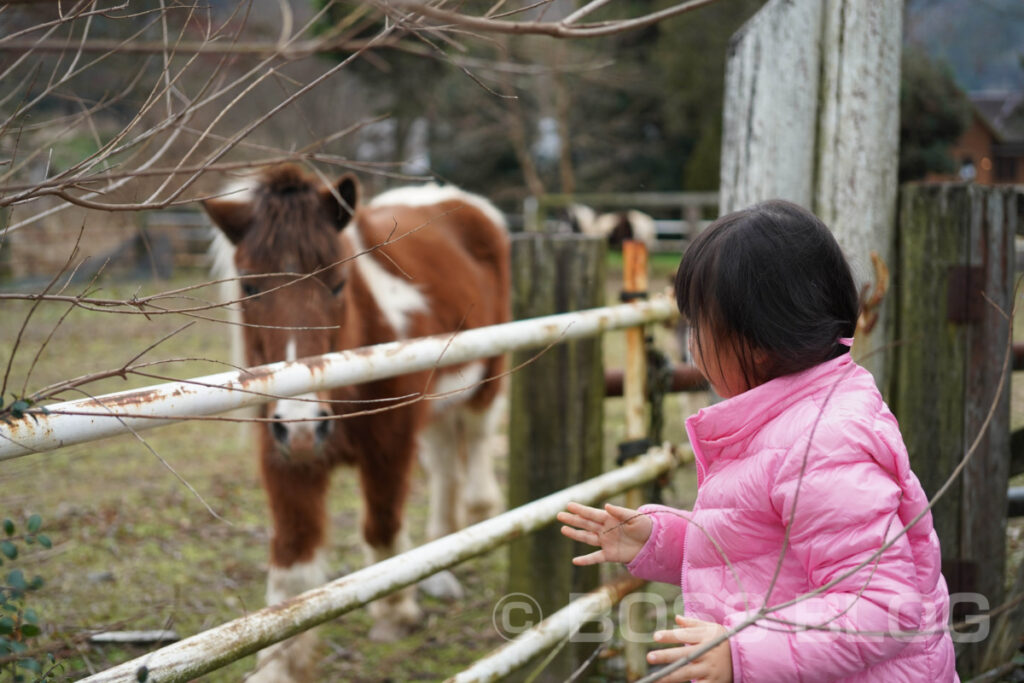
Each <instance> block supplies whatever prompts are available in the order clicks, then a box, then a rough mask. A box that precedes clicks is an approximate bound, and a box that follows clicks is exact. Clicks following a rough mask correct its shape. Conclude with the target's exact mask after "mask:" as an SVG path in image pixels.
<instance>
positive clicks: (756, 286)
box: [675, 200, 859, 387]
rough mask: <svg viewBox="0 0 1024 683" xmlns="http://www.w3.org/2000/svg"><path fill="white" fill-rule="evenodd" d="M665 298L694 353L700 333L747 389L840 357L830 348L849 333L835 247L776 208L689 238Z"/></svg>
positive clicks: (849, 293)
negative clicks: (733, 360)
mask: <svg viewBox="0 0 1024 683" xmlns="http://www.w3.org/2000/svg"><path fill="white" fill-rule="evenodd" d="M675 294H676V303H677V304H678V306H679V310H680V312H682V314H683V315H684V316H686V317H687V319H688V320H689V323H690V329H691V334H692V335H694V342H695V343H696V344H697V347H698V349H701V348H703V347H702V345H701V339H700V335H701V330H702V329H703V331H704V332H705V333H707V334H711V335H712V336H713V337H714V339H715V341H716V346H717V348H718V349H722V348H725V347H726V345H727V344H728V345H731V347H732V348H733V349H734V350H735V351H736V355H737V358H738V359H739V362H740V367H741V369H742V371H743V373H744V376H745V379H746V380H747V384H748V386H749V387H754V386H757V385H758V384H761V383H763V382H766V381H768V380H770V379H774V378H776V377H781V376H783V375H788V374H791V373H794V372H800V371H801V370H806V369H807V368H810V367H812V366H814V365H817V364H818V363H821V362H823V361H826V360H829V359H830V358H835V357H837V356H839V355H841V354H843V353H846V352H847V351H848V350H849V349H848V347H846V346H844V345H842V344H840V343H839V339H840V338H841V337H852V336H853V333H854V330H855V329H856V325H857V315H858V309H859V303H858V296H857V286H856V284H855V283H854V280H853V274H852V273H851V271H850V266H849V264H848V263H847V261H846V258H845V257H844V256H843V252H842V249H841V248H840V247H839V244H838V242H836V239H835V237H833V235H832V233H831V232H830V231H829V229H828V228H827V227H826V226H825V224H824V223H822V222H821V220H819V219H818V217H817V216H815V215H814V214H813V213H811V212H810V211H807V210H806V209H803V208H801V207H800V206H797V205H796V204H793V203H791V202H787V201H782V200H772V201H767V202H763V203H761V204H756V205H754V206H751V207H750V208H747V209H743V210H741V211H736V212H734V213H730V214H727V215H725V216H722V217H721V218H719V219H718V220H716V221H715V222H714V223H712V224H711V226H709V227H708V228H707V229H706V230H705V231H704V232H702V233H701V234H700V235H698V236H697V238H696V239H695V240H694V241H693V243H692V244H691V245H690V246H689V248H688V249H687V250H686V252H685V253H684V254H683V259H682V262H681V263H680V264H679V270H678V271H677V273H676V282H675ZM755 352H756V353H755ZM702 355H703V354H702ZM755 357H758V358H760V359H761V360H759V361H756V362H755Z"/></svg>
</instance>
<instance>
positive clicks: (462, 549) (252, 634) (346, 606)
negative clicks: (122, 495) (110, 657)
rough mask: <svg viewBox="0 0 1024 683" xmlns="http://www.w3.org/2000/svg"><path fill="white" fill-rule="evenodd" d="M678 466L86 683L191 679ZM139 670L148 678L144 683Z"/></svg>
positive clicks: (636, 472)
mask: <svg viewBox="0 0 1024 683" xmlns="http://www.w3.org/2000/svg"><path fill="white" fill-rule="evenodd" d="M678 461H679V460H678V458H677V456H676V455H675V454H674V453H673V452H672V451H670V450H666V449H662V448H658V449H652V450H651V451H650V452H649V453H648V454H647V455H644V456H641V457H640V458H638V459H636V460H635V461H633V462H632V463H630V464H628V465H626V466H624V467H621V468H619V469H616V470H613V471H611V472H608V473H606V474H602V475H600V476H598V477H594V478H593V479H589V480H587V481H585V482H583V483H581V484H577V485H575V486H571V487H569V488H566V489H562V490H561V491H557V492H555V493H552V494H551V495H549V496H546V497H544V498H541V499H539V500H535V501H533V502H532V503H528V504H526V505H523V506H520V507H518V508H516V509H514V510H509V511H508V512H506V513H504V514H501V515H498V516H497V517H493V518H491V519H489V520H487V521H484V522H481V523H479V524H476V525H474V526H471V527H468V528H466V529H463V530H462V531H458V532H456V533H454V534H451V535H449V536H445V537H443V538H439V539H437V540H436V541H433V542H430V543H427V544H426V545H422V546H420V547H418V548H415V549H413V550H410V551H408V552H405V553H402V554H401V555H396V556H395V557H392V558H389V559H387V560H384V561H383V562H378V563H377V564H374V565H371V566H369V567H366V568H365V569H361V570H359V571H357V572H353V573H352V574H349V575H347V576H344V577H342V578H340V579H337V580H335V581H332V582H331V583H328V584H327V585H324V586H321V587H319V588H314V589H313V590H310V591H307V592H305V593H303V594H301V595H298V596H296V597H294V598H291V599H290V600H286V601H285V602H282V603H280V604H277V605H273V606H271V607H266V608H264V609H261V610H259V611H258V612H253V613H252V614H248V615H246V616H244V617H241V618H239V619H235V620H234V621H230V622H228V623H226V624H221V625H220V626H217V627H214V628H212V629H210V630H208V631H203V632H202V633H198V634H196V635H194V636H191V637H190V638H186V639H185V640H182V641H180V642H177V643H175V644H173V645H169V646H167V647H165V648H162V649H159V650H155V651H153V652H150V653H148V654H145V655H143V656H141V657H139V658H137V659H133V660H131V661H128V662H125V663H123V664H120V665H118V666H115V667H113V668H110V669H107V670H106V671H101V672H100V673H98V674H96V675H94V676H90V677H89V678H86V679H84V681H86V682H88V683H100V682H101V681H102V682H110V681H117V682H119V683H121V682H123V683H129V682H134V681H139V680H144V679H145V680H150V681H160V682H161V683H169V682H171V681H188V680H191V679H193V678H195V677H196V676H200V675H202V674H204V673H207V672H209V671H213V670H215V669H219V668H220V667H222V666H225V665H227V664H230V663H231V662H233V661H236V660H238V659H241V658H242V657H244V656H246V655H249V654H252V653H254V652H256V651H257V650H260V649H262V648H264V647H267V646H268V645H272V644H274V643H276V642H279V641H282V640H285V639H286V638H290V637H291V636H294V635H296V634H297V633H300V632H301V631H305V630H307V629H309V628H312V627H313V626H316V625H317V624H321V623H323V622H325V621H328V620H330V619H333V618H335V617H337V616H339V615H342V614H344V613H346V612H350V611H352V610H354V609H356V608H358V607H362V606H363V605H366V604H368V603H370V602H372V601H373V600H376V599H377V598H379V597H382V596H384V595H387V594H388V593H392V592H394V591H396V590H399V589H400V588H404V587H405V586H409V585H412V584H414V583H416V582H417V581H419V580H420V579H423V578H425V577H427V576H430V575H431V574H434V573H436V572H439V571H441V570H442V569H447V568H448V567H452V566H454V565H456V564H458V563H460V562H462V561H464V560H467V559H469V558H471V557H475V556H477V555H481V554H483V553H485V552H487V551H489V550H492V549H494V548H497V547H499V546H501V545H503V544H505V543H507V542H509V541H510V540H512V539H514V538H518V537H519V536H522V535H524V534H528V533H530V532H532V531H535V530H536V529H539V528H541V527H543V526H545V525H547V524H550V523H551V522H552V521H554V520H555V515H557V514H558V512H559V511H561V510H564V509H565V506H566V505H567V504H568V503H569V502H570V501H576V502H579V503H583V504H586V505H593V504H595V503H597V502H598V501H602V500H605V499H607V498H609V497H611V496H614V495H616V494H618V493H621V492H622V491H625V490H627V489H630V488H632V487H634V486H639V485H640V484H643V483H646V482H649V481H651V480H653V479H654V478H656V477H658V476H660V475H661V474H662V473H664V472H667V471H669V470H670V469H671V468H672V467H673V466H674V465H676V464H677V462H678ZM142 672H144V673H145V676H144V677H143V678H140V675H141V673H142Z"/></svg>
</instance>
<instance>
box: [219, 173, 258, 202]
mask: <svg viewBox="0 0 1024 683" xmlns="http://www.w3.org/2000/svg"><path fill="white" fill-rule="evenodd" d="M258 185H259V177H258V176H257V175H255V174H253V175H247V176H242V177H240V178H238V179H236V180H235V182H233V183H231V184H230V185H227V186H225V187H224V188H223V189H222V190H221V191H220V193H219V194H218V196H217V199H219V200H222V201H225V202H234V203H236V204H249V203H251V202H252V201H253V199H255V197H256V187H257V186H258Z"/></svg>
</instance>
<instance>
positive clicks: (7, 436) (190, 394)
mask: <svg viewBox="0 0 1024 683" xmlns="http://www.w3.org/2000/svg"><path fill="white" fill-rule="evenodd" d="M677 314H678V313H677V311H676V306H675V303H674V302H673V301H672V300H671V298H670V297H668V296H658V297H653V298H651V299H650V300H649V301H637V302H631V303H628V304H622V305H619V306H610V307H606V308H595V309H591V310H588V311H578V312H574V313H563V314H559V315H551V316H545V317H541V318H533V319H530V320H517V321H514V322H510V323H505V324H502V325H493V326H490V327H480V328H476V329H472V330H466V331H464V332H459V333H456V334H452V335H437V336H433V337H425V338H422V339H412V340H407V341H398V342H391V343H388V344H379V345H377V346H370V347H365V348H361V349H353V350H350V351H340V352H336V353H328V354H325V355H323V356H316V357H312V358H304V359H300V360H297V361H290V362H280V363H271V364H269V365H262V366H259V367H255V368H250V369H249V370H242V371H232V372H225V373H220V374H216V375H208V376H205V377H197V378H194V379H189V380H181V381H178V382H168V383H165V384H158V385H154V386H149V387H145V388H142V389H134V390H131V391H122V392H118V393H115V394H107V395H105V396H99V397H96V398H88V399H81V400H77V401H69V402H66V403H58V404H53V405H49V406H47V409H48V413H46V414H44V413H41V412H38V411H35V412H33V413H32V415H31V416H29V417H24V418H22V419H20V420H11V421H10V423H8V424H4V423H0V461H3V460H7V459H11V458H17V457H20V456H24V455H29V454H31V453H37V452H42V451H50V450H54V449H57V448H62V447H64V446H69V445H72V444H76V443H82V442H85V441H91V440H94V439H100V438H103V437H107V436H113V435H115V434H121V433H124V432H128V431H136V432H138V431H142V430H144V429H150V428H152V427H158V426H160V425H165V424H169V423H171V422H176V421H180V420H184V419H188V418H189V417H195V416H207V415H215V414H217V413H222V412H226V411H229V410H233V409H235V408H240V407H243V406H248V405H254V404H257V403H263V402H266V401H267V400H270V398H269V397H273V396H297V395H300V394H305V393H309V392H311V391H319V390H325V389H332V388H335V387H340V386H346V385H350V384H359V383H362V382H369V381H373V380H378V379H384V378H386V377H394V376H396V375H401V374H405V373H409V372H416V371H419V370H429V369H431V368H438V367H446V366H449V365H456V364H458V363H464V362H467V361H471V360H476V359H478V358H486V357H488V356H494V355H497V354H501V353H505V352H507V351H514V350H519V349H529V348H538V347H540V348H542V347H544V346H546V345H550V344H555V343H558V342H562V341H566V340H569V339H577V338H580V337H586V336H592V335H596V334H601V333H603V332H606V331H609V330H615V329H623V328H627V327H632V326H636V325H644V324H648V323H652V322H659V321H663V320H669V319H671V318H673V317H674V316H676V315H677ZM268 395H269V397H268Z"/></svg>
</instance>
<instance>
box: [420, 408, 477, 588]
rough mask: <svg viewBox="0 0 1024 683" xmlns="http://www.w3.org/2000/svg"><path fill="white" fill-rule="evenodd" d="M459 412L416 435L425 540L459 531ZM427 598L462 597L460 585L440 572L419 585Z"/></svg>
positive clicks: (461, 473)
mask: <svg viewBox="0 0 1024 683" xmlns="http://www.w3.org/2000/svg"><path fill="white" fill-rule="evenodd" d="M459 412H460V411H459V409H453V408H449V409H447V410H445V411H444V412H442V413H441V414H439V415H437V416H436V417H435V418H434V419H433V421H432V422H431V423H430V424H429V425H428V426H427V427H425V428H424V429H423V430H422V431H421V432H420V439H419V447H420V450H419V452H420V463H421V465H422V466H423V469H424V471H425V472H426V474H427V480H428V487H429V507H430V511H429V513H428V515H427V538H428V539H430V540H434V539H437V538H441V537H442V536H447V535H448V534H450V533H454V532H456V531H458V530H459V529H460V528H462V525H463V519H462V506H461V505H460V503H459V499H460V496H461V492H462V488H463V485H464V483H465V481H464V480H465V476H466V475H465V466H464V464H465V453H464V449H463V446H464V441H465V440H464V439H463V438H462V437H461V432H462V424H461V421H460V419H459ZM419 586H420V588H422V589H423V592H425V593H426V594H427V595H430V596H432V597H435V598H439V599H442V600H456V599H459V598H461V597H462V596H463V594H464V592H463V590H462V585H461V584H460V583H459V580H458V579H456V578H455V575H454V574H452V573H451V572H450V571H447V570H445V571H440V572H438V573H436V574H432V575H431V576H428V577H427V578H425V579H423V580H422V581H420V584H419Z"/></svg>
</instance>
